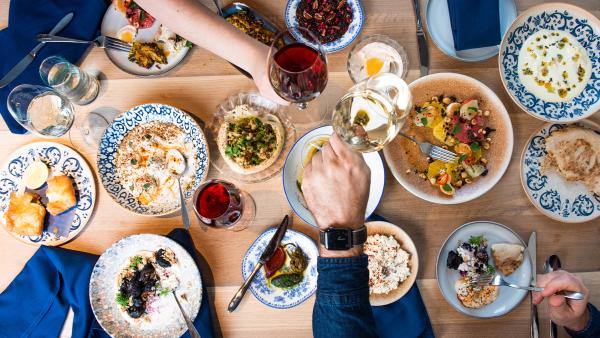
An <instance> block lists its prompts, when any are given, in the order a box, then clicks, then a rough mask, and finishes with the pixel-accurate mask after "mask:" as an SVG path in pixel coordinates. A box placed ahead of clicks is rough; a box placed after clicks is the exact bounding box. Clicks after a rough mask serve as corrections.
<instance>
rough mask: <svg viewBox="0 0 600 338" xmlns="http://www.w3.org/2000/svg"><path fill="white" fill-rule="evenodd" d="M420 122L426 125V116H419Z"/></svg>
mask: <svg viewBox="0 0 600 338" xmlns="http://www.w3.org/2000/svg"><path fill="white" fill-rule="evenodd" d="M421 123H422V124H423V126H426V125H427V118H425V117H421Z"/></svg>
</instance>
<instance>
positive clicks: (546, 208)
mask: <svg viewBox="0 0 600 338" xmlns="http://www.w3.org/2000/svg"><path fill="white" fill-rule="evenodd" d="M578 124H579V125H581V126H583V127H587V128H590V129H593V130H595V131H596V133H599V134H600V126H599V125H598V124H596V123H593V122H591V121H588V120H584V121H581V122H578ZM564 126H565V125H562V124H552V123H548V124H546V125H544V126H543V127H542V128H541V130H538V131H536V132H534V133H533V134H532V135H531V137H530V138H529V140H528V141H527V143H526V144H525V147H524V148H523V153H522V154H521V183H522V185H523V189H524V190H525V194H526V195H527V197H529V200H530V201H531V203H532V204H533V205H534V206H535V207H536V208H537V209H538V210H539V211H540V212H541V213H542V214H544V215H546V216H548V217H550V218H552V219H555V220H557V221H560V222H565V223H580V222H587V221H591V220H593V219H595V218H597V217H598V216H600V196H598V195H594V194H593V193H591V192H590V191H589V190H588V189H587V187H586V186H585V185H584V184H583V183H582V182H568V181H566V180H565V179H564V178H563V177H562V176H561V175H560V174H559V173H558V172H557V171H554V170H548V171H544V172H543V173H542V166H543V164H544V161H545V158H546V155H547V153H546V137H548V136H549V135H550V134H551V133H552V132H554V131H556V130H559V129H562V128H563V127H564Z"/></svg>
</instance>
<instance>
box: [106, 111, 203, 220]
mask: <svg viewBox="0 0 600 338" xmlns="http://www.w3.org/2000/svg"><path fill="white" fill-rule="evenodd" d="M155 121H158V122H166V123H172V124H174V125H175V126H176V127H178V128H179V129H181V131H183V134H184V137H183V138H184V142H185V144H191V145H193V146H194V147H195V151H194V154H195V161H194V163H195V168H193V169H192V168H188V169H186V172H185V173H184V175H186V173H187V172H188V170H193V171H192V173H193V176H192V183H191V184H189V185H188V186H187V189H184V195H185V198H186V200H187V199H190V198H191V197H192V195H193V193H194V191H195V190H196V189H197V188H198V187H199V186H200V184H202V182H203V181H204V180H205V179H206V176H207V175H208V165H209V157H208V144H207V142H206V137H205V136H204V132H203V131H202V129H200V126H198V124H197V123H196V121H195V120H194V119H193V118H192V117H191V116H190V115H188V114H187V113H185V112H183V111H181V110H179V109H177V108H175V107H171V106H168V105H164V104H156V103H148V104H143V105H140V106H137V107H134V108H132V109H130V110H129V111H127V112H125V113H123V114H121V115H120V116H119V117H117V118H116V119H115V120H114V121H113V123H112V124H111V125H110V126H109V127H108V128H107V129H106V131H105V132H104V135H103V136H102V139H101V140H100V149H99V151H98V172H99V174H100V179H101V181H102V185H103V186H104V189H106V192H108V194H109V196H110V197H111V198H112V199H113V200H114V201H115V202H117V203H118V204H119V205H121V206H122V207H123V208H125V209H126V210H129V211H131V212H134V213H136V214H139V215H143V216H160V215H166V214H170V213H172V212H175V211H177V210H179V208H180V206H179V197H178V195H176V196H174V199H176V203H174V205H173V206H172V207H171V208H170V209H165V208H162V207H161V208H158V207H156V208H154V207H153V206H152V205H143V204H142V203H140V202H139V201H138V199H137V198H136V197H135V196H133V195H132V194H131V191H130V189H129V188H127V187H125V186H124V185H123V184H122V183H121V179H120V177H119V174H118V170H117V169H118V168H117V164H116V161H115V159H116V157H117V150H118V149H119V145H120V144H121V141H123V139H124V138H125V136H126V135H127V133H129V132H130V131H132V130H133V129H134V128H136V127H138V126H141V125H144V124H147V123H150V122H155ZM188 163H190V161H189V159H188ZM182 181H183V179H182ZM182 186H183V184H182Z"/></svg>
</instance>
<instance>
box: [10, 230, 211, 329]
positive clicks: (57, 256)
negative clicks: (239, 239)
mask: <svg viewBox="0 0 600 338" xmlns="http://www.w3.org/2000/svg"><path fill="white" fill-rule="evenodd" d="M168 237H170V238H171V239H173V240H174V241H175V242H177V243H179V244H180V245H181V246H183V247H184V248H185V249H186V250H187V251H188V252H189V253H190V255H191V256H192V257H193V258H194V260H195V261H196V264H198V256H197V253H196V250H195V248H194V244H193V242H192V238H191V236H190V234H189V232H187V231H186V230H184V229H175V230H173V231H171V232H170V233H169V235H168ZM97 260H98V256H95V255H91V254H87V253H83V252H78V251H72V250H67V249H62V248H56V247H46V246H41V247H40V248H39V249H38V251H36V253H35V254H34V255H33V257H31V259H30V260H29V261H28V262H27V264H26V265H25V267H24V268H23V270H22V271H21V272H20V273H19V275H17V277H16V278H15V279H14V280H13V281H12V283H11V284H10V285H9V286H8V288H7V289H6V290H5V291H4V292H3V293H2V294H0V337H30V336H31V337H58V335H59V334H60V332H61V329H62V326H63V323H64V321H65V318H66V316H67V312H68V310H69V307H72V308H73V312H74V318H73V331H72V332H73V334H72V336H73V337H77V338H78V337H94V338H96V337H98V338H99V337H109V335H108V334H107V333H106V332H105V331H104V330H103V329H102V327H101V326H100V324H98V322H97V321H96V319H95V317H94V314H93V312H92V308H91V306H90V299H89V291H88V286H89V282H90V275H91V273H92V270H93V268H94V264H95V263H96V261H97ZM202 285H203V290H202V303H201V305H200V311H199V312H198V315H197V316H196V319H195V321H194V326H195V327H196V329H197V330H198V332H199V333H200V335H201V336H202V337H203V338H212V337H213V333H212V323H211V315H210V306H209V304H208V295H207V292H206V286H205V285H204V283H202ZM183 337H189V334H188V333H187V332H186V334H185V335H184V336H183Z"/></svg>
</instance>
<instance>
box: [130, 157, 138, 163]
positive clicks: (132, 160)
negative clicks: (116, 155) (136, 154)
mask: <svg viewBox="0 0 600 338" xmlns="http://www.w3.org/2000/svg"><path fill="white" fill-rule="evenodd" d="M129 163H131V165H136V164H137V160H136V159H135V158H132V159H131V161H129Z"/></svg>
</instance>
